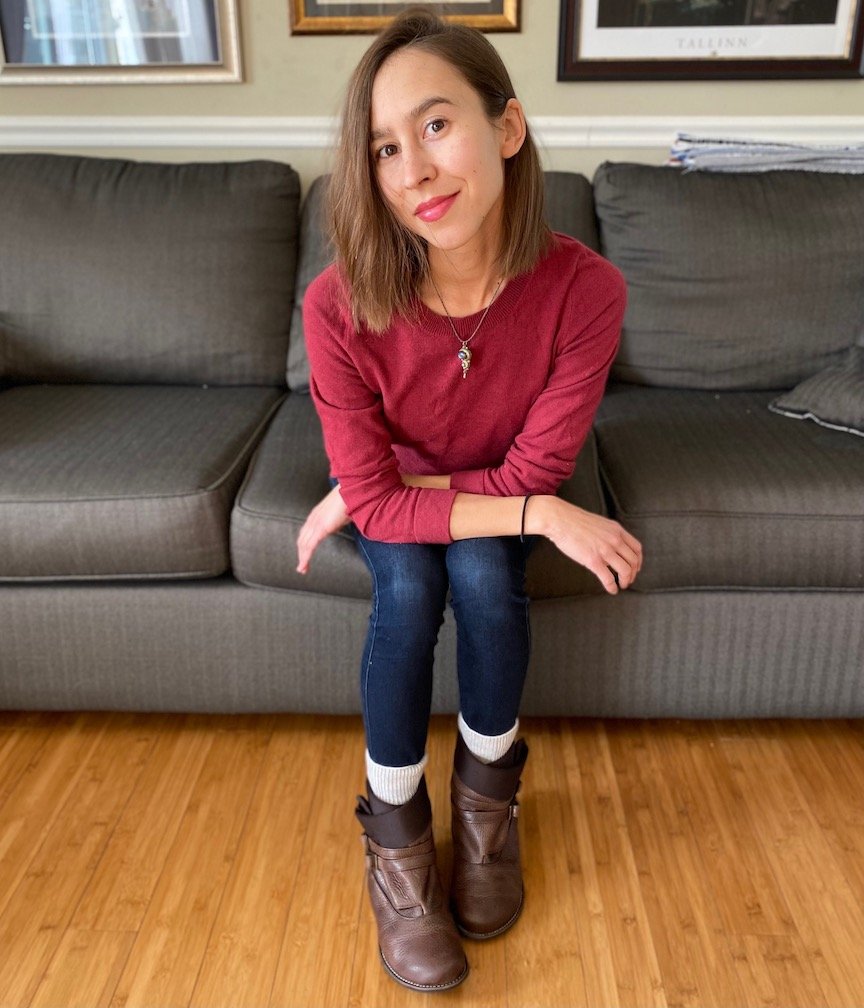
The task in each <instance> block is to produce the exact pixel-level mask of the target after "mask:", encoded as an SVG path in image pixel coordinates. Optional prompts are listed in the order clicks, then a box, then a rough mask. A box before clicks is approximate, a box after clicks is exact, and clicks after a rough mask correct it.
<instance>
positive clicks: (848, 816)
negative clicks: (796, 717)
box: [771, 721, 864, 904]
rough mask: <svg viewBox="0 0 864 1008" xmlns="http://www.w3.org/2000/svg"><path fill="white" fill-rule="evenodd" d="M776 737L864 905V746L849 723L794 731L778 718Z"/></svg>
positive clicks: (773, 729) (821, 723)
mask: <svg viewBox="0 0 864 1008" xmlns="http://www.w3.org/2000/svg"><path fill="white" fill-rule="evenodd" d="M771 738H772V739H774V741H775V742H776V743H777V744H778V745H779V746H780V747H781V748H782V750H783V754H784V756H785V758H786V762H787V763H788V764H789V767H790V769H791V770H792V772H793V773H794V774H795V779H796V781H797V784H798V787H799V789H800V791H801V794H802V795H803V796H804V798H805V800H806V802H807V805H808V807H809V809H810V810H811V812H812V813H813V816H814V817H815V819H816V821H817V822H818V824H819V829H820V830H821V832H822V836H823V837H824V838H825V840H826V841H827V843H828V844H829V845H830V847H831V850H832V851H833V854H834V859H835V860H836V862H837V865H838V867H839V868H840V870H841V871H842V872H843V875H844V877H845V879H846V881H847V882H848V884H849V887H850V888H851V890H852V892H853V893H854V894H855V898H856V900H857V902H858V903H859V904H864V748H861V747H859V746H857V745H856V744H855V736H854V735H852V734H851V733H849V732H848V730H846V728H845V726H843V725H840V724H837V725H835V724H833V723H831V722H826V721H815V722H812V723H810V724H808V725H807V726H806V729H802V730H799V731H797V732H795V733H794V734H793V733H792V732H791V731H789V730H788V729H787V728H785V727H783V726H780V725H778V724H777V723H773V724H772V726H771Z"/></svg>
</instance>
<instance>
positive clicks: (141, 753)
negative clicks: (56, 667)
mask: <svg viewBox="0 0 864 1008" xmlns="http://www.w3.org/2000/svg"><path fill="white" fill-rule="evenodd" d="M141 724H142V719H141V717H140V716H139V715H125V714H116V715H107V716H100V717H98V718H95V719H92V720H91V721H89V722H87V721H85V722H84V723H83V730H82V731H80V732H76V731H73V732H71V733H70V734H69V736H68V745H67V746H63V745H58V746H57V748H56V751H57V752H66V751H69V749H70V748H71V750H72V751H73V752H74V754H75V762H76V764H77V771H76V773H75V776H74V779H73V781H72V782H71V783H69V784H66V786H65V788H64V791H65V800H64V801H63V802H62V805H61V806H60V808H59V809H58V810H57V812H56V814H50V813H49V816H48V817H49V818H50V822H51V825H50V827H48V828H47V831H46V830H44V829H43V830H39V829H37V830H36V831H35V833H36V835H37V836H38V835H40V834H44V840H43V842H42V843H41V845H40V846H39V847H38V849H37V850H36V852H35V854H34V855H33V856H32V858H31V859H30V860H29V863H28V864H27V867H26V870H25V871H24V874H23V877H22V878H21V881H20V882H19V884H18V885H17V886H15V888H14V891H13V892H12V893H11V895H10V897H9V899H8V901H7V903H6V906H5V909H4V911H3V914H2V917H0V948H2V949H3V951H4V956H3V958H2V960H0V991H3V994H4V996H5V997H6V998H7V1000H8V1001H9V1002H10V1003H12V1004H15V1005H26V1004H28V1003H29V1001H30V999H31V998H32V996H33V994H34V992H35V990H36V988H37V987H38V985H39V984H40V982H41V981H42V978H43V974H44V973H45V970H46V969H47V968H48V965H49V964H50V962H51V961H52V959H53V957H54V955H55V953H56V951H57V949H58V947H59V945H60V943H61V941H62V939H63V932H64V931H65V929H66V928H67V927H68V925H69V921H70V920H71V918H72V915H73V913H74V911H75V907H76V905H77V902H78V900H79V898H80V896H81V893H82V891H83V890H84V889H85V888H86V886H87V884H88V882H89V881H90V878H91V877H92V874H93V872H94V870H95V868H96V865H97V864H98V861H99V858H100V857H101V855H102V851H103V850H104V848H105V845H106V843H107V841H108V837H109V836H110V835H111V831H112V830H113V828H114V825H115V824H116V822H117V820H118V819H119V817H120V815H121V813H122V811H123V808H124V806H125V804H126V802H127V801H128V798H129V794H130V793H131V791H132V789H133V788H134V785H135V782H136V780H137V777H138V774H139V773H140V770H141V767H142V765H143V762H144V760H145V759H146V755H147V753H148V751H149V749H150V748H151V747H152V744H153V738H152V736H151V735H148V734H147V732H146V731H141V730H140V728H141ZM111 726H117V727H118V729H122V727H123V726H125V728H126V729H127V730H126V732H125V734H126V740H125V744H124V745H123V747H122V748H120V749H118V747H117V743H116V740H115V737H114V735H113V734H112V732H111V731H110V730H109V728H110V727H111ZM82 737H83V738H84V739H87V740H88V742H89V743H90V744H89V746H88V745H86V744H85V743H83V742H82ZM52 755H53V753H52ZM82 755H83V756H84V758H83V760H82V758H81V757H82ZM40 768H41V772H42V773H43V774H44V773H45V772H46V771H48V770H49V769H50V768H55V769H57V771H58V773H59V774H60V776H61V779H62V778H63V776H64V775H63V773H62V769H61V767H58V766H57V762H56V760H54V759H46V760H44V761H40ZM37 785H38V787H39V791H40V794H41V796H42V798H43V801H44V796H45V795H46V794H49V795H50V794H51V793H52V788H51V787H50V786H49V785H48V784H47V783H46V782H44V781H42V780H39V781H38V782H37ZM7 806H8V802H7ZM38 808H39V810H41V812H42V813H43V814H46V813H48V810H47V809H46V807H45V806H44V804H41V805H39V807H38ZM31 811H32V812H33V815H34V816H35V814H36V811H35V810H33V809H31Z"/></svg>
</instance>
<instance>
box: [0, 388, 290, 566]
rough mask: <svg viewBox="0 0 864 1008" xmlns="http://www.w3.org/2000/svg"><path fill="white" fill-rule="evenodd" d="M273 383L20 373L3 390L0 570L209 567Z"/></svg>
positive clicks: (224, 540) (224, 551) (223, 543)
mask: <svg viewBox="0 0 864 1008" xmlns="http://www.w3.org/2000/svg"><path fill="white" fill-rule="evenodd" d="M283 394H284V393H283V392H281V391H280V390H279V389H274V388H198V387H195V388H191V387H181V386H150V387H144V386H127V385H29V386H20V387H16V388H11V389H7V390H5V391H4V392H2V393H0V579H3V580H13V581H40V580H47V579H57V578H60V579H85V578H197V577H213V576H216V575H219V574H221V573H223V572H224V571H225V570H226V568H227V566H228V520H229V513H230V509H231V502H232V500H233V498H234V494H235V492H236V489H237V486H238V484H239V483H240V480H241V479H242V476H243V471H244V467H245V465H246V463H247V462H248V459H249V455H250V454H251V452H252V450H253V449H254V446H255V444H256V443H257V441H258V440H259V439H260V437H261V434H262V432H263V428H264V426H265V425H266V423H267V421H268V419H269V417H270V415H271V413H272V411H273V409H274V408H275V407H276V405H277V404H278V402H279V400H280V398H281V397H282V395H283Z"/></svg>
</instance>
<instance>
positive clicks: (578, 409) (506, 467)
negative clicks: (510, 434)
mask: <svg viewBox="0 0 864 1008" xmlns="http://www.w3.org/2000/svg"><path fill="white" fill-rule="evenodd" d="M600 264H601V265H600V266H599V270H598V272H600V274H601V275H600V276H597V275H596V273H595V276H593V277H592V278H591V280H592V287H593V282H596V287H593V290H595V291H596V294H595V293H593V291H592V296H591V298H590V299H589V301H588V303H587V304H586V303H585V301H586V299H585V298H577V299H574V303H572V304H568V306H567V310H566V311H565V313H564V317H563V318H562V322H561V331H560V332H559V333H558V335H557V339H556V352H555V356H554V360H553V363H552V367H551V370H550V373H549V378H548V381H547V383H546V386H545V388H544V389H543V391H542V392H541V393H540V395H538V396H537V398H536V399H535V400H534V403H533V404H532V406H531V408H530V410H529V411H528V414H527V416H526V418H525V423H524V425H523V428H522V431H521V432H520V433H519V434H518V435H517V436H516V439H515V440H514V442H513V444H512V445H511V446H510V448H509V450H508V451H507V454H506V456H505V458H504V460H503V462H502V463H501V464H500V465H498V466H494V467H490V468H486V469H468V470H463V471H461V472H456V473H452V474H451V476H450V486H451V488H454V489H457V490H462V491H466V492H468V493H476V494H490V495H492V496H498V497H516V496H519V495H521V494H529V493H531V494H533V493H545V494H554V493H556V492H557V491H558V488H559V487H560V486H561V484H562V483H563V482H564V481H565V480H566V479H568V478H569V477H570V476H571V475H572V474H573V470H574V468H575V465H576V457H577V456H578V454H579V451H580V450H581V448H582V446H583V445H584V443H585V440H586V438H587V437H588V434H589V432H590V430H591V425H592V423H593V421H594V414H595V413H596V412H597V407H598V406H599V405H600V400H601V398H602V397H603V391H604V389H605V387H606V380H607V378H608V375H609V369H610V368H611V366H612V362H613V360H614V359H615V353H616V351H617V349H618V343H619V340H620V336H621V323H622V320H623V317H624V308H625V305H626V301H627V289H626V285H625V282H624V277H623V276H622V274H621V273H620V272H619V270H618V269H617V268H615V267H614V266H612V264H611V263H608V262H606V261H605V260H600ZM591 272H592V273H593V272H594V271H593V270H592V271H591Z"/></svg>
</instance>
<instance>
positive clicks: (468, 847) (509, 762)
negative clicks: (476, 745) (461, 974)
mask: <svg viewBox="0 0 864 1008" xmlns="http://www.w3.org/2000/svg"><path fill="white" fill-rule="evenodd" d="M527 758H528V746H527V745H526V743H525V741H524V739H517V740H516V741H515V742H514V743H513V745H512V746H511V747H510V749H509V750H508V752H507V753H506V754H505V756H503V757H502V758H501V759H500V760H497V761H496V762H495V763H494V764H487V763H482V762H481V761H480V760H478V759H477V757H476V756H475V755H474V754H473V753H472V752H471V750H470V749H469V748H468V746H467V745H466V744H465V742H464V740H463V739H462V736H461V735H459V736H458V738H457V741H456V754H455V757H454V761H453V777H452V780H451V782H450V801H451V808H452V813H453V820H452V827H453V883H452V886H451V889H450V906H451V909H452V910H453V916H454V918H455V919H456V926H457V927H458V928H459V930H460V931H461V932H462V934H463V935H465V937H466V938H494V937H495V935H499V934H501V933H502V932H504V931H506V930H507V929H508V928H509V927H511V926H512V925H513V924H514V923H515V922H516V918H517V917H518V916H519V914H520V912H521V910H522V902H523V898H524V891H523V886H522V867H521V864H520V860H519V834H518V831H517V824H518V815H519V802H518V801H517V800H516V792H517V791H518V790H519V777H520V776H521V774H522V768H523V767H524V766H525V760H526V759H527Z"/></svg>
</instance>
